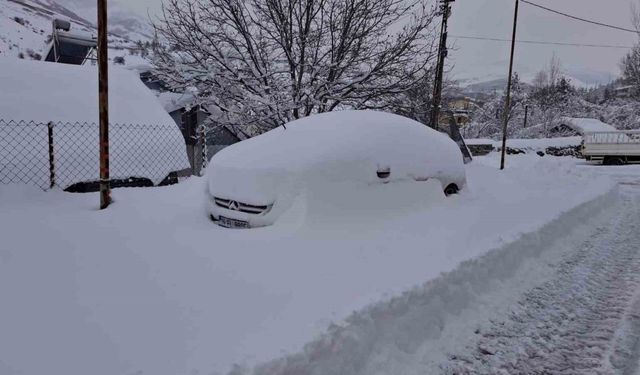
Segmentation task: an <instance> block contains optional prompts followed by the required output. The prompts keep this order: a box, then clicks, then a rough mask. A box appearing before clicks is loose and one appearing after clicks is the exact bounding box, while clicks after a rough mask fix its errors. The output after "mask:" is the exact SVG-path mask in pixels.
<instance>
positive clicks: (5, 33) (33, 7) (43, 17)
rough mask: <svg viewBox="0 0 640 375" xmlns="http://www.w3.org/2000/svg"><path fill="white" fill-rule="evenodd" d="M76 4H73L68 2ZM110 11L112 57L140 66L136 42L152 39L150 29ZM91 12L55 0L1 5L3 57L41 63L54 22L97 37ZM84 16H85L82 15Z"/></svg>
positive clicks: (116, 10)
mask: <svg viewBox="0 0 640 375" xmlns="http://www.w3.org/2000/svg"><path fill="white" fill-rule="evenodd" d="M67 1H73V0H67ZM112 8H113V9H111V10H110V21H109V22H110V23H109V28H110V33H109V47H110V52H109V57H110V58H112V59H113V58H114V57H116V56H121V57H125V60H129V61H127V62H128V63H129V64H131V63H136V64H137V63H141V62H143V60H141V58H140V57H138V56H134V54H137V51H136V46H135V42H136V41H139V40H141V41H147V40H149V39H150V36H149V35H150V31H149V30H150V25H148V24H146V23H145V21H144V20H142V19H140V18H137V17H136V16H133V15H131V14H129V13H126V12H124V11H123V10H122V9H121V8H119V7H117V6H114V7H112ZM91 13H92V11H91V10H90V9H88V8H86V7H85V8H82V7H78V8H77V9H76V8H75V7H73V8H69V7H66V6H64V5H62V4H61V3H60V2H57V1H55V0H6V1H3V2H2V3H0V30H1V31H2V32H1V33H0V57H1V56H4V57H21V58H31V59H36V60H38V59H40V58H42V57H43V56H44V55H45V54H46V53H47V51H48V44H49V42H50V38H51V36H50V35H51V21H52V20H53V19H55V18H61V19H66V20H70V21H71V23H72V31H80V32H83V33H89V34H93V35H95V34H96V27H95V22H93V21H92V20H89V16H90V15H91ZM81 14H82V15H81Z"/></svg>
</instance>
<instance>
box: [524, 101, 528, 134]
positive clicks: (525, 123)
mask: <svg viewBox="0 0 640 375" xmlns="http://www.w3.org/2000/svg"><path fill="white" fill-rule="evenodd" d="M528 117H529V106H528V105H525V106H524V128H525V129H526V128H527V118H528Z"/></svg>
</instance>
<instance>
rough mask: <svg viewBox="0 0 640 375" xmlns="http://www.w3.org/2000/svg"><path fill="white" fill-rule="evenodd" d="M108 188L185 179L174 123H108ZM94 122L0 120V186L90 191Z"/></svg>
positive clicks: (94, 176)
mask: <svg viewBox="0 0 640 375" xmlns="http://www.w3.org/2000/svg"><path fill="white" fill-rule="evenodd" d="M109 143H110V150H109V154H110V175H111V186H112V187H119V186H152V185H161V184H168V183H174V182H177V179H178V176H179V175H190V174H191V172H192V170H191V167H190V165H189V161H188V159H187V155H186V150H185V141H184V138H183V136H182V134H181V133H180V130H179V129H178V128H177V126H175V125H174V124H169V125H133V124H110V125H109ZM98 145H99V138H98V125H97V124H95V123H69V122H49V123H39V122H28V121H5V120H1V119H0V184H13V183H23V184H31V185H36V186H38V187H40V188H42V189H50V188H53V187H58V188H62V189H65V190H67V191H95V190H97V188H98V181H99V147H98Z"/></svg>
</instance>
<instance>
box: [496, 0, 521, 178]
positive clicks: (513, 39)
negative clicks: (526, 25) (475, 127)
mask: <svg viewBox="0 0 640 375" xmlns="http://www.w3.org/2000/svg"><path fill="white" fill-rule="evenodd" d="M519 5H520V1H519V0H516V10H515V13H514V16H513V35H512V37H511V59H510V60H509V78H507V99H506V100H505V104H504V114H503V116H504V118H503V120H504V122H503V124H502V155H501V157H500V170H503V169H504V155H505V153H506V151H507V124H508V123H509V108H510V107H511V77H512V75H513V54H514V51H515V48H516V31H517V29H518V6H519Z"/></svg>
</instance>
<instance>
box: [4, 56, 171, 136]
mask: <svg viewBox="0 0 640 375" xmlns="http://www.w3.org/2000/svg"><path fill="white" fill-rule="evenodd" d="M0 87H2V90H0V119H4V120H16V121H20V120H24V121H34V122H49V121H55V122H60V121H63V122H88V123H97V122H98V70H97V67H95V66H91V65H87V66H77V65H68V64H56V63H49V62H41V61H28V60H18V59H10V58H0ZM109 119H110V122H112V123H119V124H152V125H155V126H161V125H164V126H170V127H173V128H175V127H176V125H175V123H174V122H173V120H172V119H171V116H169V114H168V113H167V112H166V111H165V110H164V108H162V106H161V105H160V103H158V100H157V99H156V98H155V96H154V95H153V93H152V92H151V91H150V90H149V89H147V87H146V86H145V85H144V84H143V83H142V82H141V81H140V79H139V77H138V76H137V75H136V74H135V73H133V72H131V71H128V70H126V69H121V68H118V67H114V66H110V67H109Z"/></svg>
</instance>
